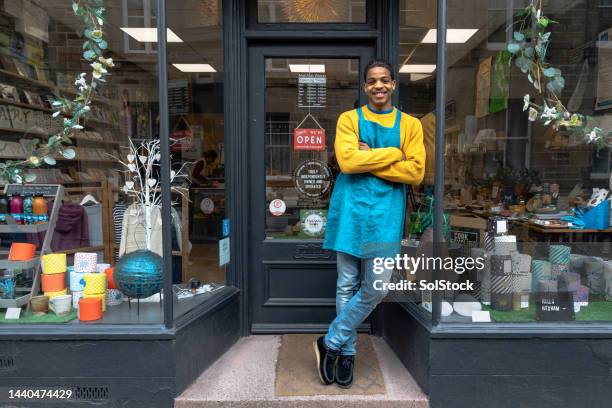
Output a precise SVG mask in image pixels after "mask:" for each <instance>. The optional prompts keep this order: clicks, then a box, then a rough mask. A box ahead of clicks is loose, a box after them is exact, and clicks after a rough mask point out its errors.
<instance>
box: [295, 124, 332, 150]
mask: <svg viewBox="0 0 612 408" xmlns="http://www.w3.org/2000/svg"><path fill="white" fill-rule="evenodd" d="M293 150H325V129H305V128H298V129H293Z"/></svg>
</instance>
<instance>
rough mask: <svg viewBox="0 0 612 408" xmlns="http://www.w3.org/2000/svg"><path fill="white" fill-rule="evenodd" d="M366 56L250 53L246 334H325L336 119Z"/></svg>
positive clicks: (358, 98) (367, 50)
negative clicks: (327, 224)
mask: <svg viewBox="0 0 612 408" xmlns="http://www.w3.org/2000/svg"><path fill="white" fill-rule="evenodd" d="M373 55H374V49H373V48H372V47H346V46H344V47H343V46H314V47H313V46H310V47H309V46H305V45H299V46H296V47H289V46H280V47H251V48H250V51H249V65H250V69H249V73H250V76H249V84H250V85H249V87H250V89H249V104H250V112H249V117H250V124H249V130H250V132H249V152H250V153H249V157H248V160H249V162H250V168H251V169H252V173H251V177H250V180H249V181H250V183H249V192H250V202H249V208H250V227H251V228H250V241H249V243H250V253H249V257H250V265H251V272H250V276H249V280H250V285H249V286H250V296H249V298H250V321H251V325H252V328H253V330H254V331H257V330H258V327H259V328H261V327H264V326H265V327H267V328H270V327H276V328H277V331H283V330H284V329H283V328H285V329H287V330H291V331H299V330H300V328H304V330H311V329H312V328H313V327H320V328H323V327H324V326H325V325H327V324H329V322H330V321H331V320H332V319H333V317H334V316H335V287H336V265H335V255H334V254H333V252H331V251H326V250H323V249H322V242H323V241H322V238H323V234H324V229H325V222H326V216H327V208H328V204H329V199H330V197H331V193H332V191H333V180H334V179H335V178H336V176H337V174H338V173H339V168H338V165H337V162H336V160H335V157H334V149H333V146H334V143H333V142H334V137H335V131H336V121H337V119H338V116H339V115H340V114H341V113H342V112H345V111H347V110H350V109H353V108H354V107H355V106H357V105H360V104H361V102H362V101H363V91H362V87H361V85H360V84H361V77H360V73H361V72H362V69H363V66H364V65H365V64H366V63H367V61H368V60H369V59H371V58H372V57H373ZM296 128H297V129H299V130H298V131H297V132H296V131H295V129H296ZM279 200H280V201H279ZM271 204H272V207H271Z"/></svg>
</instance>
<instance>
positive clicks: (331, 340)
mask: <svg viewBox="0 0 612 408" xmlns="http://www.w3.org/2000/svg"><path fill="white" fill-rule="evenodd" d="M364 80H365V83H364V90H365V94H366V95H367V98H368V104H367V105H365V106H362V107H359V108H357V109H353V110H351V111H348V112H344V113H343V114H341V115H340V117H339V118H338V124H337V129H336V139H335V143H334V148H335V154H336V157H337V160H338V164H339V166H340V169H341V171H342V172H341V173H340V175H339V176H338V179H337V181H336V184H335V187H334V191H333V193H332V198H331V202H330V205H329V211H328V221H327V224H326V227H325V240H324V243H323V248H325V249H330V250H334V251H336V252H337V270H338V281H337V287H336V313H337V316H336V318H335V319H334V321H333V322H332V323H331V325H330V327H329V330H328V332H327V334H326V335H325V336H321V337H319V338H318V339H317V340H316V341H315V343H314V349H315V354H316V357H317V370H318V373H319V377H320V379H321V381H322V382H323V383H324V384H326V385H327V384H332V383H334V382H335V383H336V384H337V385H339V386H340V387H343V388H349V387H351V385H352V382H353V367H354V364H355V354H356V343H357V331H356V329H357V327H358V326H359V325H360V324H361V323H363V321H364V320H365V319H366V318H367V317H368V315H369V314H370V313H371V312H372V311H373V310H374V308H375V307H376V305H378V303H380V302H381V301H382V300H383V299H384V297H385V296H386V294H387V291H386V290H376V289H375V288H374V281H376V280H382V281H383V282H389V280H390V279H391V273H392V270H390V269H388V270H384V271H383V272H382V273H381V274H376V273H375V272H374V271H373V260H374V258H375V257H394V256H395V255H396V254H397V253H398V252H399V246H400V240H401V235H402V231H403V225H404V212H405V208H406V185H418V184H420V183H421V181H422V180H423V176H424V173H425V146H424V145H423V129H422V126H421V123H420V122H419V120H418V119H416V118H414V117H411V116H408V115H407V114H405V113H403V112H401V111H400V110H399V109H397V108H395V107H393V105H392V96H393V92H394V91H395V87H396V82H395V79H394V76H393V69H392V67H391V65H390V64H389V63H388V62H386V61H384V60H373V61H370V62H369V63H368V65H367V66H366V69H365V74H364ZM362 265H363V266H364V269H365V272H364V278H363V280H361V279H360V271H361V267H362ZM377 287H378V286H377Z"/></svg>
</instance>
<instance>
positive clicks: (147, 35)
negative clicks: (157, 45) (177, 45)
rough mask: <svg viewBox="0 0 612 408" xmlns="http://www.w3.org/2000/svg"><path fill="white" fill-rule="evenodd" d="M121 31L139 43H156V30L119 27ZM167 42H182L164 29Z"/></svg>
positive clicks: (168, 30) (170, 31) (169, 30)
mask: <svg viewBox="0 0 612 408" xmlns="http://www.w3.org/2000/svg"><path fill="white" fill-rule="evenodd" d="M120 28H121V31H123V32H124V33H126V34H127V35H129V36H130V37H132V38H133V39H135V40H136V41H140V42H157V28H154V27H153V28H143V27H138V28H134V27H120ZM166 36H167V41H168V42H169V43H170V42H183V40H181V39H180V37H179V36H178V35H176V34H175V33H174V31H172V30H171V29H169V28H167V29H166Z"/></svg>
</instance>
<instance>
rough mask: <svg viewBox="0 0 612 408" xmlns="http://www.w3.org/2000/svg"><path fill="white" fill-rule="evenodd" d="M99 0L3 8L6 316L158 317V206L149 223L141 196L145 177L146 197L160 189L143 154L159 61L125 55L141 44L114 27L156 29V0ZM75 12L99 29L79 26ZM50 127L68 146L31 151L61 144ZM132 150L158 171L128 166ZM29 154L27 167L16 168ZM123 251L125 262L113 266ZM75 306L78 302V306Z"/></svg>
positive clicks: (134, 160)
mask: <svg viewBox="0 0 612 408" xmlns="http://www.w3.org/2000/svg"><path fill="white" fill-rule="evenodd" d="M91 3H93V2H91ZM106 3H107V9H106V12H102V11H101V10H95V9H91V10H85V9H82V8H78V9H77V10H76V11H75V10H74V9H73V5H72V3H71V2H60V3H58V2H53V4H47V2H38V1H36V2H33V1H28V0H24V1H5V2H3V3H2V5H1V6H0V63H1V67H0V90H1V93H0V121H1V123H0V141H1V143H0V145H1V147H0V148H1V150H2V151H1V152H0V156H1V159H2V160H1V163H0V164H1V166H0V171H1V173H2V174H1V177H0V179H1V183H2V185H3V186H2V187H3V189H4V191H5V192H6V193H8V196H3V197H1V198H0V212H1V213H2V214H1V215H0V217H1V221H0V238H1V246H2V248H0V251H1V252H0V254H1V255H0V265H1V266H0V319H2V320H4V321H5V322H11V323H32V322H39V323H46V324H58V325H60V324H70V325H79V324H81V322H82V321H83V320H86V319H90V320H93V321H92V322H90V324H126V323H128V324H129V323H133V324H149V323H152V324H160V323H161V322H163V308H162V307H160V306H161V305H160V291H161V289H162V281H163V273H164V271H163V268H162V265H161V239H162V237H161V229H160V228H159V222H160V221H161V216H160V214H161V212H162V209H161V208H160V207H159V206H158V205H153V206H152V207H150V208H151V217H152V218H151V220H150V221H151V222H150V223H148V224H147V222H146V221H145V219H146V218H147V215H146V211H143V206H142V205H139V204H138V203H139V202H142V201H143V199H144V200H146V199H145V198H144V196H146V195H147V194H146V192H145V189H146V186H148V188H149V194H148V199H149V200H150V201H151V200H155V198H154V196H155V197H158V196H159V193H160V191H159V187H158V184H157V180H158V179H159V177H158V172H156V170H155V167H156V164H155V163H158V162H157V160H158V159H159V157H158V156H156V154H146V152H145V151H144V150H143V143H151V142H154V141H156V140H157V141H158V140H159V138H158V135H159V131H158V112H159V110H158V89H157V83H158V81H157V61H156V56H155V55H142V54H141V55H139V56H138V58H137V59H134V55H133V53H132V52H131V51H134V50H140V51H144V50H147V49H148V48H146V47H147V46H145V42H144V41H141V40H137V39H135V38H133V37H130V39H129V41H127V42H126V36H128V35H127V34H125V32H124V31H122V30H121V29H120V28H121V27H126V26H131V27H135V28H146V27H148V28H151V27H153V31H154V32H155V28H154V23H155V21H154V18H152V9H153V8H154V6H155V4H154V3H155V2H149V1H139V2H137V1H131V0H130V1H125V2H120V1H116V2H106ZM90 12H91V13H93V14H88V13H90ZM84 16H89V17H91V18H90V19H88V22H91V21H94V22H95V24H96V26H95V27H94V26H84V24H83V17H84ZM100 22H101V23H103V24H102V25H101V24H100ZM88 24H89V23H88ZM86 30H87V31H86ZM98 30H101V31H98ZM85 41H88V42H87V44H86V45H85V47H84V43H85ZM94 43H95V46H94V45H92V44H94ZM128 45H129V46H128ZM84 53H85V55H84ZM100 57H102V58H100ZM86 59H89V61H88V60H86ZM111 59H112V60H111ZM92 64H93V66H92ZM100 79H103V80H104V82H103V81H100ZM92 81H93V82H92ZM92 83H95V84H96V86H95V89H94V88H93V87H92ZM90 96H91V97H90ZM84 105H87V106H88V108H87V109H86V110H82V109H81V108H82V107H83V106H84ZM54 112H59V113H58V114H57V115H55V114H54ZM77 116H80V118H79V120H78V121H76V120H75V119H76V117H77ZM66 126H67V127H66ZM73 126H76V127H73ZM65 129H68V130H67V131H66V130H65ZM58 134H60V135H63V140H66V141H67V142H66V143H63V144H61V145H59V146H60V147H61V148H60V149H54V148H52V151H51V152H50V153H45V154H42V153H41V151H40V150H37V149H38V148H42V149H43V150H42V151H43V152H45V151H46V150H45V149H47V146H48V144H49V145H56V144H57V139H56V138H52V139H50V136H54V135H58ZM130 145H132V146H134V148H135V150H136V156H142V157H145V156H146V160H147V163H153V164H154V165H153V168H154V169H153V171H148V172H145V171H144V170H143V171H142V172H141V171H139V170H137V168H138V167H140V168H141V169H142V168H143V167H142V166H141V165H142V164H143V162H144V161H145V159H141V158H140V157H132V156H131V155H130V154H134V152H130V148H129V146H130ZM24 160H28V165H27V166H25V167H24V166H22V165H20V164H19V163H23V161H24ZM16 163H17V165H16V166H15V164H16ZM132 167H133V169H132ZM11 169H12V170H11ZM19 169H20V171H21V173H15V171H16V170H19ZM34 176H35V178H34ZM145 176H148V177H149V180H146V179H144V177H145ZM136 178H141V179H142V180H143V181H144V184H143V185H142V186H141V185H139V183H138V180H135V179H136ZM153 180H155V181H153ZM141 187H142V188H141ZM166 210H169V209H163V211H166ZM179 218H180V215H179ZM175 224H176V225H178V224H180V223H179V222H177V223H173V225H175ZM146 225H149V226H151V233H150V234H146ZM173 230H174V229H173ZM147 235H148V237H147ZM177 235H178V236H179V237H180V234H176V233H174V236H175V237H176V236H177ZM137 250H141V251H144V253H145V255H142V256H141V255H139V253H136V251H137ZM42 255H45V256H44V257H43V256H42ZM125 257H129V259H131V263H130V265H123V267H121V268H120V267H119V264H120V263H121V259H123V258H125ZM125 259H128V258H125ZM124 263H125V262H124ZM134 264H138V265H141V266H142V265H146V267H144V266H143V267H139V268H138V271H136V272H138V273H141V272H143V271H145V270H146V271H147V272H148V275H147V276H144V275H142V276H141V275H138V276H137V275H136V274H135V271H134V269H130V266H133V265H134ZM113 267H114V270H113V269H112V268H113ZM130 287H131V289H130ZM30 296H33V297H32V301H31V302H30ZM45 296H46V297H45ZM128 296H130V297H131V302H128ZM49 300H50V301H51V302H50V309H49ZM83 301H85V302H84V303H86V304H87V305H85V307H84V308H81V306H80V305H81V303H82V302H83ZM77 309H78V312H77ZM7 312H9V313H7ZM33 312H37V313H38V314H34V313H33ZM11 317H12V319H11Z"/></svg>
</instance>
